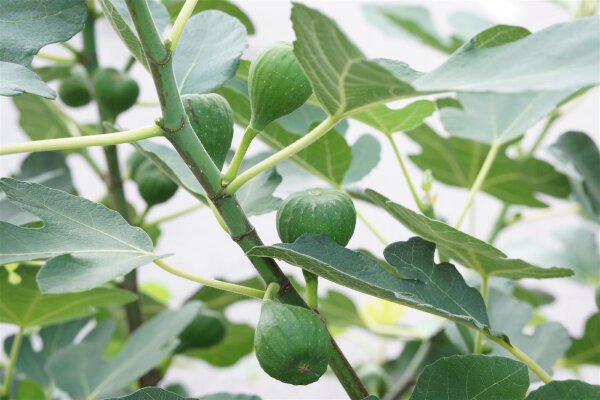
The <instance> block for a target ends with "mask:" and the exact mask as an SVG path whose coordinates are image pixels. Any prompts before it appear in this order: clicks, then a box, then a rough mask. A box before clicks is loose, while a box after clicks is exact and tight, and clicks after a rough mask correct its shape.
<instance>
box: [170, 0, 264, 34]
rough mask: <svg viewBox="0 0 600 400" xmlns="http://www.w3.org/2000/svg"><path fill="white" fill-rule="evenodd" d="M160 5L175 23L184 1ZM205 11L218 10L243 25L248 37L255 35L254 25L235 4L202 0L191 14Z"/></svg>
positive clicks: (171, 0) (216, 0)
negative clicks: (167, 11)
mask: <svg viewBox="0 0 600 400" xmlns="http://www.w3.org/2000/svg"><path fill="white" fill-rule="evenodd" d="M162 3H163V4H164V5H165V7H167V10H169V15H170V16H171V21H175V18H177V15H178V14H179V11H181V7H183V4H184V3H185V0H162ZM206 10H219V11H222V12H224V13H226V14H229V15H231V16H232V17H235V18H237V19H238V20H239V21H240V22H241V23H242V24H244V27H245V28H246V31H247V32H248V35H253V34H254V33H255V28H254V24H253V23H252V21H251V20H250V18H249V17H248V16H247V15H246V13H244V11H243V10H242V9H241V8H239V7H238V6H237V5H236V4H234V3H232V2H230V1H228V0H204V1H201V2H198V3H197V4H196V6H195V7H194V11H193V14H198V13H199V12H202V11H206Z"/></svg>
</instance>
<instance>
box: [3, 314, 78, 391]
mask: <svg viewBox="0 0 600 400" xmlns="http://www.w3.org/2000/svg"><path fill="white" fill-rule="evenodd" d="M88 321H89V320H88V319H85V318H84V319H78V320H75V321H70V322H66V323H63V324H59V325H51V326H47V327H45V328H42V329H41V330H40V332H39V338H40V340H41V342H42V348H41V349H39V350H38V349H34V347H33V343H32V339H31V338H30V337H28V336H25V337H23V342H22V343H21V348H20V349H19V355H18V356H17V361H16V364H15V368H16V369H17V371H19V372H20V373H22V374H25V375H27V376H28V377H29V378H31V379H32V380H33V381H35V382H37V383H39V384H40V385H41V386H42V387H44V388H47V387H49V386H50V384H51V378H50V375H49V374H48V371H47V370H46V368H45V366H46V363H47V362H48V360H49V359H50V357H52V356H53V355H54V354H56V353H57V352H59V351H60V350H62V349H63V348H65V347H67V346H70V345H71V344H73V341H74V340H75V337H76V336H77V335H78V334H79V332H80V331H81V329H82V328H83V327H84V326H85V325H86V324H87V323H88ZM13 342H14V336H10V337H8V338H7V339H6V340H5V341H4V352H5V353H6V354H10V349H11V348H12V346H13Z"/></svg>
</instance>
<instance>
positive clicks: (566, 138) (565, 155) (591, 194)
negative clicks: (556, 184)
mask: <svg viewBox="0 0 600 400" xmlns="http://www.w3.org/2000/svg"><path fill="white" fill-rule="evenodd" d="M551 149H552V151H553V152H554V153H555V154H556V155H557V156H558V157H559V158H560V159H561V160H562V161H564V162H565V163H566V164H567V165H570V168H571V175H573V179H572V182H571V184H572V192H573V197H574V198H575V199H576V200H577V201H578V202H579V203H580V204H581V205H582V207H583V208H584V210H585V211H586V213H587V214H588V215H590V216H592V217H593V218H594V219H595V220H596V221H597V222H599V223H600V180H599V179H598V176H600V152H599V151H598V146H597V145H596V143H595V142H594V140H592V138H590V137H589V136H588V135H586V134H585V133H583V132H567V133H565V134H563V135H562V136H561V137H560V138H559V139H558V141H557V142H556V143H555V144H553V145H552V147H551Z"/></svg>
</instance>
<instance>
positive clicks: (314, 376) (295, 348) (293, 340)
mask: <svg viewBox="0 0 600 400" xmlns="http://www.w3.org/2000/svg"><path fill="white" fill-rule="evenodd" d="M332 348H333V346H332V344H331V339H330V337H329V333H328V332H327V329H326V328H325V326H324V325H323V322H322V321H321V320H320V319H319V317H318V316H317V315H316V314H315V313H314V312H313V311H311V310H309V309H306V308H302V307H298V306H292V305H288V304H282V303H279V302H277V301H274V300H266V301H264V302H263V304H262V308H261V311H260V319H259V321H258V326H257V327H256V332H255V334H254V349H255V351H256V358H257V359H258V362H259V364H260V366H261V368H262V369H263V370H264V371H265V372H266V373H267V374H269V375H270V376H271V377H273V378H275V379H277V380H279V381H281V382H285V383H289V384H292V385H308V384H310V383H313V382H316V381H317V380H319V378H320V377H321V376H322V375H323V374H324V373H325V371H326V370H327V364H328V362H329V357H330V355H331V352H332Z"/></svg>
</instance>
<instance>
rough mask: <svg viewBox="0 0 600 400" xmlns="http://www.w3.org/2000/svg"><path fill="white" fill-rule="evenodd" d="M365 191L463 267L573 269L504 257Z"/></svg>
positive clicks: (518, 274) (516, 272) (513, 271)
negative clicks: (547, 266)
mask: <svg viewBox="0 0 600 400" xmlns="http://www.w3.org/2000/svg"><path fill="white" fill-rule="evenodd" d="M367 194H368V195H369V196H370V197H371V198H372V199H373V200H374V201H375V202H376V203H377V204H378V205H379V206H381V207H382V208H384V209H385V210H386V211H387V212H389V213H390V214H391V215H392V216H393V217H394V218H396V219H397V220H398V221H400V222H401V223H402V224H403V225H404V226H406V227H407V228H408V229H410V230H411V231H413V232H414V233H416V234H418V235H420V236H421V237H423V238H424V239H426V240H429V241H432V242H434V243H435V244H436V245H437V246H438V247H439V249H440V250H441V251H442V252H443V253H444V254H445V255H446V256H448V257H450V258H452V259H454V260H456V261H457V262H459V263H460V264H461V265H463V266H465V267H467V268H472V269H474V270H475V271H477V273H479V274H480V275H481V276H499V277H503V278H508V279H522V278H538V279H543V278H558V277H561V276H570V275H572V274H573V271H572V270H570V269H568V268H558V267H552V268H541V267H537V266H535V265H532V264H529V263H527V262H525V261H523V260H519V259H510V258H506V255H505V254H504V253H502V252H501V251H500V250H498V249H496V248H495V247H494V246H492V245H490V244H487V243H485V242H483V241H481V240H479V239H477V238H474V237H473V236H470V235H468V234H466V233H464V232H461V231H459V230H457V229H455V228H452V227H451V226H449V225H447V224H445V223H443V222H441V221H436V220H433V219H430V218H428V217H426V216H424V215H421V214H417V213H416V212H414V211H411V210H409V209H408V208H406V207H403V206H401V205H400V204H397V203H394V202H392V201H390V200H389V199H387V198H386V197H384V196H382V195H381V194H379V193H377V192H375V191H373V190H367Z"/></svg>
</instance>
